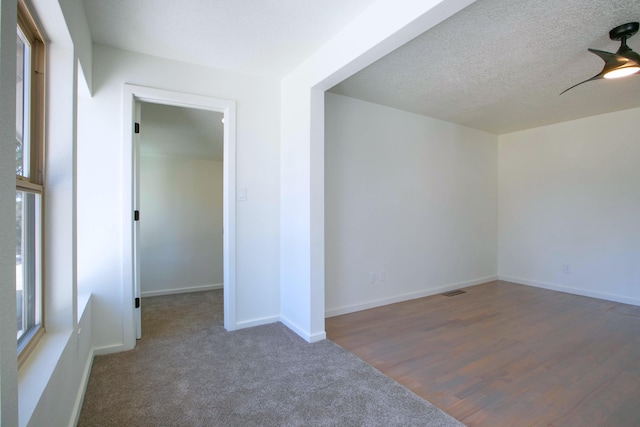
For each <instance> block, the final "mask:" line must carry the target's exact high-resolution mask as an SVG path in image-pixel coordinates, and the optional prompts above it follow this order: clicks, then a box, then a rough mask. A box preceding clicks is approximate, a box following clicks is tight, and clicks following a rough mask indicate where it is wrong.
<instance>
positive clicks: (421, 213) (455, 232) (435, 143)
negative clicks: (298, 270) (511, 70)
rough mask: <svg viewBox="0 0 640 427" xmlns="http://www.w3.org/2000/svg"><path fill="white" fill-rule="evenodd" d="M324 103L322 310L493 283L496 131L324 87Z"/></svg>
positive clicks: (366, 305)
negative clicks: (461, 123) (490, 131)
mask: <svg viewBox="0 0 640 427" xmlns="http://www.w3.org/2000/svg"><path fill="white" fill-rule="evenodd" d="M325 108H326V112H325V120H326V122H325V123H326V125H325V126H326V127H325V219H326V225H325V230H326V238H325V248H326V255H325V257H326V273H325V275H326V284H325V295H326V296H325V301H326V308H327V315H329V316H331V315H336V314H343V313H347V312H350V311H356V310H361V309H364V308H369V307H373V306H378V305H383V304H388V303H391V302H396V301H401V300H405V299H409V298H415V297H421V296H425V295H431V294H435V293H439V292H442V291H444V290H450V289H453V288H457V287H461V286H468V285H472V284H478V283H483V282H486V281H489V280H494V279H495V278H496V275H497V271H496V259H497V231H498V229H497V227H498V224H497V221H498V211H497V204H498V174H497V160H498V152H497V148H498V145H497V137H496V136H495V135H493V134H489V133H486V132H482V131H478V130H474V129H471V128H466V127H462V126H458V125H455V124H452V123H448V122H444V121H441V120H436V119H432V118H429V117H424V116H420V115H417V114H412V113H407V112H404V111H400V110H397V109H393V108H389V107H384V106H381V105H376V104H372V103H368V102H364V101H360V100H357V99H354V98H349V97H345V96H341V95H336V94H332V93H327V95H326V100H325ZM372 272H374V273H375V275H376V277H375V283H370V273H372ZM382 272H384V273H385V274H386V277H385V278H384V280H381V277H380V274H381V273H382Z"/></svg>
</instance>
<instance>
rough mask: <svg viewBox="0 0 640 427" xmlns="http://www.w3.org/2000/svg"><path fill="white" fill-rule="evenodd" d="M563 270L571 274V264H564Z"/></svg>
mask: <svg viewBox="0 0 640 427" xmlns="http://www.w3.org/2000/svg"><path fill="white" fill-rule="evenodd" d="M562 272H563V273H564V274H571V266H570V265H569V264H562Z"/></svg>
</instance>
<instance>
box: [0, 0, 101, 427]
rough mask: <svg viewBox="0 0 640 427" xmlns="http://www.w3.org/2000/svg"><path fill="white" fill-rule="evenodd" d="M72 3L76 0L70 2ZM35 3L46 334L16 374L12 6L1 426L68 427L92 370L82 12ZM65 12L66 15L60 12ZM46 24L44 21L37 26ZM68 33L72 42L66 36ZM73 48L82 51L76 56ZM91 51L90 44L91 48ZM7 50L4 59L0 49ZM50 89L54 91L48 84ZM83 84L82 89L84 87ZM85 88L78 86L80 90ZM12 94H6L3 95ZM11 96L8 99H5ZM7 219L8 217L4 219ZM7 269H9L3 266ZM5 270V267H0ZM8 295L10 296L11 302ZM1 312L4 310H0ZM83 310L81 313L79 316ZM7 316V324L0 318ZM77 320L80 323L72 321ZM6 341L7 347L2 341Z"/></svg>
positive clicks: (5, 130)
mask: <svg viewBox="0 0 640 427" xmlns="http://www.w3.org/2000/svg"><path fill="white" fill-rule="evenodd" d="M73 1H75V0H73ZM62 3H63V4H62V5H61V4H60V3H59V2H51V1H48V0H33V1H31V2H30V4H31V6H33V9H34V10H33V11H34V12H35V15H36V19H37V20H38V21H39V22H40V23H41V24H42V26H43V27H44V28H43V33H44V34H45V35H46V37H45V38H46V40H47V41H48V42H49V44H48V51H47V58H48V62H47V66H48V72H47V87H48V90H47V97H46V98H47V105H46V107H45V108H46V116H47V119H48V123H47V129H46V141H47V144H46V150H47V151H46V156H47V158H46V168H45V171H46V175H45V191H46V196H47V197H46V202H45V203H46V204H45V224H46V227H45V230H46V239H45V248H44V252H45V271H46V275H45V278H44V279H45V287H46V293H45V294H46V311H45V321H46V326H47V333H46V334H45V336H44V338H43V339H42V340H41V342H40V343H39V345H38V347H37V348H36V349H35V351H34V353H33V354H32V355H31V357H30V358H29V360H27V362H26V363H25V364H24V366H22V368H21V369H20V372H19V375H18V372H17V366H16V342H15V319H13V320H12V321H9V319H8V317H9V316H13V314H12V313H15V307H14V301H15V277H14V271H15V270H14V269H13V267H12V265H11V264H12V263H13V248H12V246H13V244H12V243H11V242H13V241H14V237H13V236H14V234H13V231H11V233H10V234H9V233H7V231H8V230H13V227H15V222H14V221H15V220H14V219H13V215H14V213H13V212H11V211H13V207H12V206H13V205H12V204H11V203H6V202H7V201H11V200H13V195H12V194H13V191H14V186H15V177H14V176H13V174H14V173H15V169H14V165H13V164H12V163H13V160H12V159H13V155H14V154H13V151H14V149H15V145H14V144H15V142H14V141H15V139H14V137H15V135H14V131H15V127H14V124H15V104H14V101H13V99H14V95H15V79H14V77H15V38H16V30H15V28H16V27H15V19H16V9H15V2H12V1H4V0H3V1H2V3H0V19H1V21H0V22H1V26H0V30H1V32H2V36H1V38H0V52H1V55H0V92H1V93H2V100H3V102H2V104H1V105H0V123H1V125H0V150H2V154H0V159H2V164H1V166H0V170H1V171H2V175H1V178H0V191H1V192H2V196H1V197H0V198H1V199H2V200H3V203H2V204H1V206H2V207H1V209H0V224H1V228H0V235H1V237H2V238H0V251H1V256H0V259H1V260H2V261H1V262H2V268H1V269H0V292H1V294H0V296H1V298H0V301H1V303H0V304H2V305H1V307H0V312H1V313H2V319H1V320H2V323H1V327H2V333H1V334H0V365H1V369H0V386H1V388H0V397H1V401H2V404H1V405H2V406H1V408H0V424H2V426H7V427H13V426H16V425H21V426H26V425H33V426H38V425H45V424H55V425H69V424H70V423H73V419H74V416H75V414H77V410H79V407H78V405H79V403H80V401H79V399H78V397H79V396H80V393H81V390H82V382H83V379H84V378H85V376H84V375H85V374H86V373H87V368H88V367H89V366H90V361H91V358H90V346H89V344H90V342H91V309H90V303H89V299H88V298H83V299H82V304H81V305H80V307H79V308H80V310H79V311H80V312H79V313H78V312H77V311H78V301H77V291H76V277H75V252H76V246H75V224H76V223H75V220H76V217H75V203H76V192H75V188H76V187H75V186H76V179H75V178H76V176H75V160H76V158H75V142H76V133H75V124H76V122H75V114H76V102H75V94H76V89H77V86H78V79H77V78H78V75H77V64H78V62H79V56H80V55H81V56H82V58H83V59H82V60H83V61H85V62H90V61H91V49H86V46H87V43H88V40H86V37H88V31H86V29H87V24H86V18H85V17H84V14H83V12H82V10H81V9H80V10H78V9H75V10H74V11H73V14H71V15H64V12H69V10H70V9H69V8H68V7H67V6H70V5H71V4H70V2H68V1H63V2H62ZM63 8H64V10H63ZM42 18H46V19H42ZM71 33H73V34H71ZM76 45H77V46H85V48H84V49H80V50H82V52H81V53H79V52H78V49H76ZM89 45H90V42H89ZM5 47H9V49H8V54H7V51H6V50H5V49H4V48H5ZM54 82H55V83H54ZM85 83H86V82H85ZM85 83H83V84H85ZM7 87H10V88H11V90H10V92H6V88H7ZM11 92H13V93H11ZM8 213H11V217H9V216H7V214H8ZM8 261H11V264H9V263H8ZM5 263H6V264H5ZM11 295H13V296H11ZM4 304H6V306H5V305H4ZM85 308H86V310H85ZM5 316H6V317H5ZM78 317H80V318H79V319H78ZM6 337H11V342H10V343H9V342H8V341H6V340H5V338H6Z"/></svg>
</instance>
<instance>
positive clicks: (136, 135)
mask: <svg viewBox="0 0 640 427" xmlns="http://www.w3.org/2000/svg"><path fill="white" fill-rule="evenodd" d="M140 111H141V105H140V102H139V101H136V103H135V112H134V114H135V122H134V124H133V209H134V215H133V221H134V223H133V292H134V297H135V313H134V317H135V323H136V339H140V338H142V298H141V297H140V120H141V117H140V116H141V114H140Z"/></svg>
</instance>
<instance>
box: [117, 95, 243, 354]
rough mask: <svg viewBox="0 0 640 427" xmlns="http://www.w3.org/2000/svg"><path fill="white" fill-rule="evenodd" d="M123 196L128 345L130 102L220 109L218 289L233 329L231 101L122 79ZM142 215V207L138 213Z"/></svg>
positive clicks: (132, 336) (132, 339)
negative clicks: (220, 283) (220, 250)
mask: <svg viewBox="0 0 640 427" xmlns="http://www.w3.org/2000/svg"><path fill="white" fill-rule="evenodd" d="M122 100H123V121H122V131H123V133H122V142H123V201H122V235H123V240H122V242H123V248H122V251H123V254H122V255H123V256H122V260H123V262H122V288H123V300H122V313H123V339H124V343H123V344H124V347H125V348H127V349H131V348H133V347H135V343H136V329H137V321H136V309H135V297H136V295H135V291H136V289H135V286H136V281H135V271H134V265H135V264H134V263H135V261H136V258H135V257H136V255H138V256H139V254H136V251H135V250H134V232H135V231H134V220H133V215H134V214H133V211H134V209H135V208H134V195H135V190H136V189H134V182H135V180H134V174H135V173H136V165H135V161H134V150H137V149H139V148H138V147H136V143H135V139H134V136H133V135H134V120H135V111H136V103H139V102H147V103H152V104H163V105H172V106H176V107H186V108H195V109H198V110H208V111H216V112H219V113H223V114H224V134H223V147H224V148H223V152H224V153H223V196H222V197H223V202H222V205H223V207H222V210H223V220H222V222H223V228H224V233H223V254H224V256H223V258H224V260H223V270H224V272H223V282H224V285H223V294H224V328H225V329H226V330H227V331H233V330H236V329H237V320H236V102H235V101H232V100H227V99H221V98H213V97H208V96H202V95H193V94H188V93H181V92H174V91H169V90H163V89H156V88H150V87H145V86H137V85H132V84H125V85H124V89H123V97H122ZM140 218H141V219H143V218H144V212H141V213H140Z"/></svg>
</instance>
